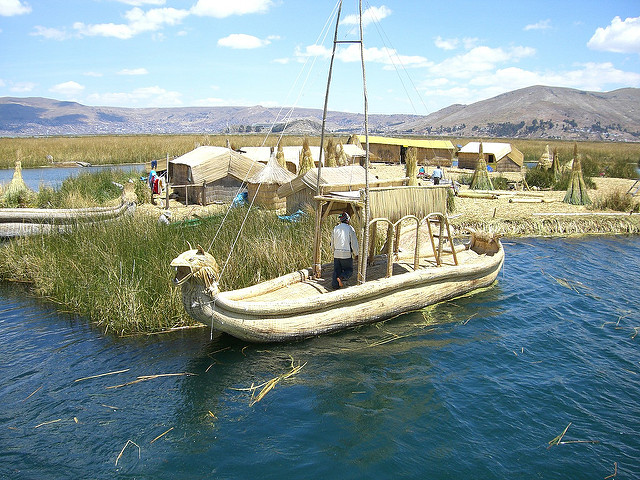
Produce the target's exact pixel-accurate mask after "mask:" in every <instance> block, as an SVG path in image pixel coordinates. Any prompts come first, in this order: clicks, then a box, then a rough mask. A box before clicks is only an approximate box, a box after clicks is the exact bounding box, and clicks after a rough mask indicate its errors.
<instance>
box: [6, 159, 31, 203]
mask: <svg viewBox="0 0 640 480" xmlns="http://www.w3.org/2000/svg"><path fill="white" fill-rule="evenodd" d="M31 196H35V192H34V191H33V190H31V189H30V188H29V187H27V184H26V183H24V180H23V179H22V162H21V161H20V160H18V161H16V164H15V169H14V171H13V178H12V179H11V182H10V183H9V185H8V186H7V188H6V190H5V191H4V192H3V194H2V199H3V200H4V201H7V200H9V199H18V198H25V199H26V198H28V197H31Z"/></svg>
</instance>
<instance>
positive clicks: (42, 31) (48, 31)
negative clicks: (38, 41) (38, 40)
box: [29, 25, 69, 40]
mask: <svg viewBox="0 0 640 480" xmlns="http://www.w3.org/2000/svg"><path fill="white" fill-rule="evenodd" d="M33 29H34V31H33V32H31V33H30V34H29V35H33V36H34V37H44V38H48V39H49V40H66V39H67V38H69V35H68V34H67V32H66V31H64V30H59V29H57V28H48V27H42V26H40V25H36V26H35V27H33Z"/></svg>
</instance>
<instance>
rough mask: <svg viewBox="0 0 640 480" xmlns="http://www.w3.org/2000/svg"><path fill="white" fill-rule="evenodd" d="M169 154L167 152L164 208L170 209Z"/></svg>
mask: <svg viewBox="0 0 640 480" xmlns="http://www.w3.org/2000/svg"><path fill="white" fill-rule="evenodd" d="M169 185H170V183H169V154H168V153H167V185H166V186H165V199H164V209H165V210H169Z"/></svg>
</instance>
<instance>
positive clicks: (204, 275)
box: [171, 245, 220, 289]
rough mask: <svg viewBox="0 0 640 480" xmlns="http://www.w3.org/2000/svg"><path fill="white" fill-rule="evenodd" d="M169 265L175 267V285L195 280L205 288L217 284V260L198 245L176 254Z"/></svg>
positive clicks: (218, 268)
mask: <svg viewBox="0 0 640 480" xmlns="http://www.w3.org/2000/svg"><path fill="white" fill-rule="evenodd" d="M171 266H172V267H175V269H176V276H175V277H174V280H173V281H174V283H175V284H176V285H183V284H185V283H189V282H195V283H197V284H200V285H203V286H204V287H205V288H207V289H212V287H215V286H216V285H217V283H218V280H219V277H220V267H219V266H218V262H216V259H215V258H214V257H213V255H211V254H210V253H207V252H205V251H204V249H203V248H202V247H201V246H200V245H198V246H197V248H195V249H193V250H187V251H186V252H183V253H181V254H180V255H178V256H177V257H176V258H174V259H173V260H172V261H171Z"/></svg>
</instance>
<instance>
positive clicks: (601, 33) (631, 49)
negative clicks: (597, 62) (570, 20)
mask: <svg viewBox="0 0 640 480" xmlns="http://www.w3.org/2000/svg"><path fill="white" fill-rule="evenodd" d="M587 47H589V48H592V49H593V50H602V51H605V52H616V53H640V17H635V18H627V19H625V20H624V21H622V20H621V19H620V17H615V18H614V19H613V20H611V25H609V26H607V27H605V28H602V27H599V28H597V29H596V33H594V34H593V37H591V39H590V40H589V41H588V42H587Z"/></svg>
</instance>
